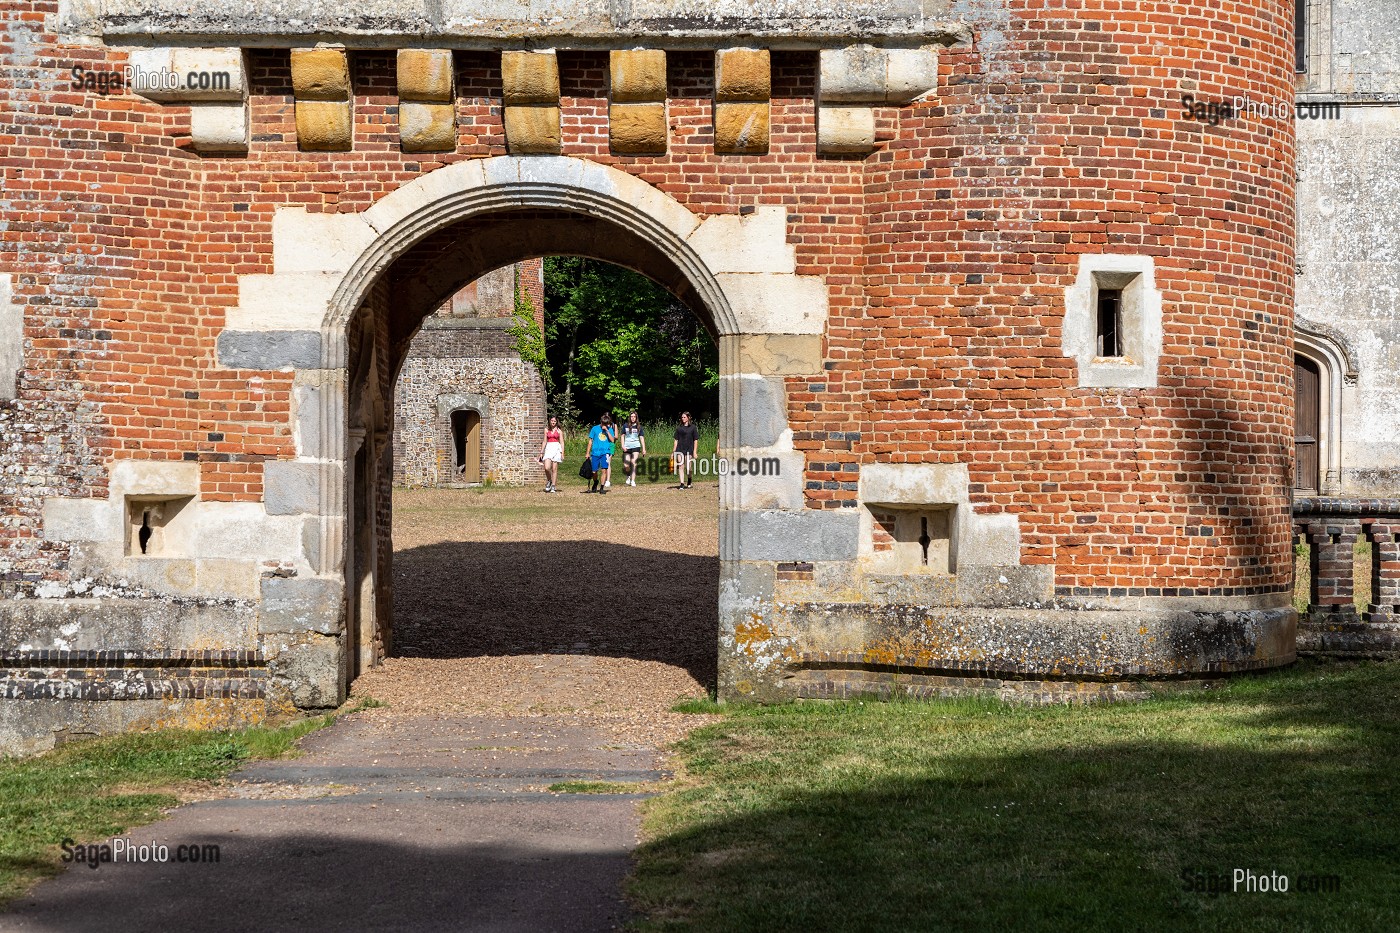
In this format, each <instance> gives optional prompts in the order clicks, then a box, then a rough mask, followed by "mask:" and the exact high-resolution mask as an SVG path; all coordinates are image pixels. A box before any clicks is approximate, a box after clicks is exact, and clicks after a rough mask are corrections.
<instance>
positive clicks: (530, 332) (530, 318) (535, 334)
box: [506, 267, 551, 392]
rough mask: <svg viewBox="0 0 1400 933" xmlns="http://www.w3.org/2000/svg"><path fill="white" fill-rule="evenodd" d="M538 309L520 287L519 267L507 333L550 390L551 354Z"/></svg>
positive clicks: (513, 346) (523, 357) (516, 350)
mask: <svg viewBox="0 0 1400 933" xmlns="http://www.w3.org/2000/svg"><path fill="white" fill-rule="evenodd" d="M536 310H537V309H536V308H535V303H534V302H533V301H531V300H530V296H529V295H527V294H525V289H523V288H521V287H520V269H519V267H517V268H516V270H515V307H514V308H512V309H511V321H512V322H511V325H510V328H509V329H508V330H507V331H506V333H508V334H510V338H511V349H513V350H514V351H515V352H516V353H518V354H520V358H521V359H522V360H524V361H525V362H527V363H529V364H530V365H531V366H533V367H535V370H536V371H537V372H539V374H540V379H541V381H543V382H544V388H545V391H546V392H548V391H549V385H550V377H551V374H550V371H549V355H548V353H547V352H546V351H545V342H544V330H543V329H541V327H540V325H539V321H537V320H536V318H535V314H536Z"/></svg>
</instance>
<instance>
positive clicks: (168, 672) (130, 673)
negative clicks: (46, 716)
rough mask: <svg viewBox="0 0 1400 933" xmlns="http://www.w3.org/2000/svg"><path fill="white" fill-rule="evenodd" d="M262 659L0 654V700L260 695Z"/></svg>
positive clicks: (242, 653)
mask: <svg viewBox="0 0 1400 933" xmlns="http://www.w3.org/2000/svg"><path fill="white" fill-rule="evenodd" d="M267 677H268V674H267V669H266V660H265V659H264V657H263V655H262V652H260V651H253V650H223V651H212V650H160V649H150V650H142V651H134V650H101V649H99V650H86V651H83V650H79V651H71V650H63V649H55V648H40V649H36V650H30V651H4V652H0V699H6V700H157V699H168V700H177V699H178V700H186V699H193V700H204V699H247V700H253V699H262V698H263V697H264V696H265V695H266V688H267Z"/></svg>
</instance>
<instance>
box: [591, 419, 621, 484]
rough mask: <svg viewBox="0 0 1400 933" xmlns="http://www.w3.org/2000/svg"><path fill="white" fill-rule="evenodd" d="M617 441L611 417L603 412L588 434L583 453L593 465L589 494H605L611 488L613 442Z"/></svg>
mask: <svg viewBox="0 0 1400 933" xmlns="http://www.w3.org/2000/svg"><path fill="white" fill-rule="evenodd" d="M616 439H617V432H616V431H615V430H613V420H612V415H610V414H608V413H607V412H603V417H601V418H599V419H598V423H597V424H595V425H594V426H593V430H591V431H589V432H588V449H587V450H586V451H584V455H585V456H587V457H588V458H589V459H590V460H591V461H592V464H593V484H592V485H591V486H590V487H589V488H588V491H589V492H598V493H606V492H607V491H608V490H609V489H611V488H612V478H611V475H612V470H611V469H610V466H611V464H612V454H613V442H614V441H615V440H616Z"/></svg>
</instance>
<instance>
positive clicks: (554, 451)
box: [540, 415, 564, 492]
mask: <svg viewBox="0 0 1400 933" xmlns="http://www.w3.org/2000/svg"><path fill="white" fill-rule="evenodd" d="M563 461H564V432H563V430H562V429H561V428H560V427H559V419H558V418H556V417H555V416H553V415H550V416H549V427H548V428H546V429H545V432H544V446H543V447H541V448H540V463H542V464H544V491H545V492H558V491H559V490H558V489H555V488H554V483H555V481H556V480H557V479H558V478H559V464H560V463H562V462H563Z"/></svg>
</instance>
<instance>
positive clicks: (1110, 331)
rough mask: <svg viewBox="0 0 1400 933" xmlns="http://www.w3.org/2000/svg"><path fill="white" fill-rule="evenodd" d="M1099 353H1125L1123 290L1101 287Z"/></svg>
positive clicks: (1120, 354) (1103, 354)
mask: <svg viewBox="0 0 1400 933" xmlns="http://www.w3.org/2000/svg"><path fill="white" fill-rule="evenodd" d="M1097 355H1099V356H1122V355H1123V290H1122V289H1121V288H1101V289H1099V329H1098V345H1097Z"/></svg>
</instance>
